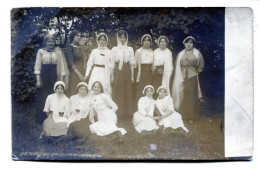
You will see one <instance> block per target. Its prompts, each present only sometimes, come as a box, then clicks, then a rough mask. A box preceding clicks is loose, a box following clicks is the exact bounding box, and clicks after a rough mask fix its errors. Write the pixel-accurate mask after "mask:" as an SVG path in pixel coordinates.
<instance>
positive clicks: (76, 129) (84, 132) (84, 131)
mask: <svg viewBox="0 0 260 170" xmlns="http://www.w3.org/2000/svg"><path fill="white" fill-rule="evenodd" d="M90 124H91V123H90V121H89V118H88V117H86V118H83V119H80V120H79V121H75V122H73V123H71V124H70V126H69V129H68V132H67V135H70V136H75V137H78V138H84V137H88V136H89V135H90V134H91V132H90V129H89V125H90Z"/></svg>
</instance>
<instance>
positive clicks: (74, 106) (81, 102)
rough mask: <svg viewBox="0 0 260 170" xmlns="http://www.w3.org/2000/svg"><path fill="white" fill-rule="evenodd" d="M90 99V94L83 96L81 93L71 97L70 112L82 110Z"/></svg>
mask: <svg viewBox="0 0 260 170" xmlns="http://www.w3.org/2000/svg"><path fill="white" fill-rule="evenodd" d="M88 101H89V96H88V95H87V96H84V97H81V96H80V95H79V94H77V95H73V96H71V97H70V112H73V111H75V110H82V109H83V108H84V107H85V106H86V104H87V103H88Z"/></svg>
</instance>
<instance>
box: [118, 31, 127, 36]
mask: <svg viewBox="0 0 260 170" xmlns="http://www.w3.org/2000/svg"><path fill="white" fill-rule="evenodd" d="M117 34H118V36H119V37H120V36H122V35H124V36H125V37H127V32H126V31H125V30H119V31H118V32H117Z"/></svg>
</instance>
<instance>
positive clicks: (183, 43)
mask: <svg viewBox="0 0 260 170" xmlns="http://www.w3.org/2000/svg"><path fill="white" fill-rule="evenodd" d="M188 38H191V39H193V40H194V41H196V40H195V38H193V37H192V36H188V37H186V38H185V39H184V40H183V41H182V43H183V44H185V41H186V40H187V39H188Z"/></svg>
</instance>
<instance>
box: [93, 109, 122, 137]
mask: <svg viewBox="0 0 260 170" xmlns="http://www.w3.org/2000/svg"><path fill="white" fill-rule="evenodd" d="M97 115H98V121H97V122H95V123H93V124H91V125H90V126H89V128H90V131H91V133H96V134H97V135H99V136H106V135H109V134H111V133H113V132H116V131H120V132H121V134H122V135H125V134H126V130H125V129H124V128H118V127H117V126H116V123H117V117H116V114H115V112H114V111H113V110H112V109H103V110H100V111H98V113H97Z"/></svg>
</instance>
